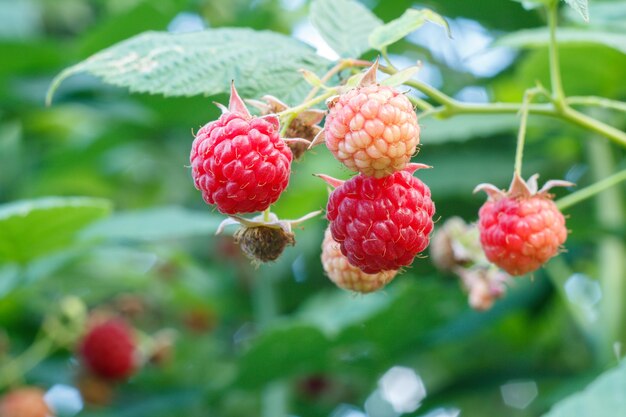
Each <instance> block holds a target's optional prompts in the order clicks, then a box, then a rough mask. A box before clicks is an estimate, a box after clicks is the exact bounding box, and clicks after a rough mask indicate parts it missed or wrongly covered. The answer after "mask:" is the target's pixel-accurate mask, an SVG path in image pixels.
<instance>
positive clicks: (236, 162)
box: [190, 85, 292, 214]
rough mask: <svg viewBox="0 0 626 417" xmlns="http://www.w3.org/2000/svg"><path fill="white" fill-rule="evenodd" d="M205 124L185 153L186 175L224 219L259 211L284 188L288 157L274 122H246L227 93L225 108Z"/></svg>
mask: <svg viewBox="0 0 626 417" xmlns="http://www.w3.org/2000/svg"><path fill="white" fill-rule="evenodd" d="M223 110H224V113H223V114H222V115H221V116H220V117H219V118H218V119H217V120H215V121H213V122H210V123H208V124H206V125H205V126H204V127H202V129H200V131H198V134H197V135H196V138H195V140H194V141H193V145H192V148H191V156H190V161H191V173H192V176H193V179H194V183H195V186H196V188H197V189H198V190H200V191H202V197H203V198H204V201H206V202H207V204H211V205H216V206H217V209H218V210H219V211H220V212H222V213H224V214H237V213H252V212H256V211H263V210H265V209H266V208H268V207H269V206H270V205H271V204H273V203H274V202H276V200H278V197H279V196H280V194H281V193H282V192H283V191H284V190H285V188H287V185H288V183H289V173H290V170H291V160H292V154H291V151H290V150H289V147H288V146H287V145H286V144H285V143H284V141H283V140H282V139H281V138H280V136H279V130H280V129H279V123H278V118H277V117H276V116H273V115H268V116H263V117H252V116H251V115H250V113H249V112H248V110H247V109H246V107H245V105H244V103H243V101H242V100H241V98H240V97H239V95H238V94H237V91H236V90H235V87H234V85H233V86H232V88H231V97H230V104H229V109H223Z"/></svg>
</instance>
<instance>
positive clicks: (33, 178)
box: [0, 0, 626, 417]
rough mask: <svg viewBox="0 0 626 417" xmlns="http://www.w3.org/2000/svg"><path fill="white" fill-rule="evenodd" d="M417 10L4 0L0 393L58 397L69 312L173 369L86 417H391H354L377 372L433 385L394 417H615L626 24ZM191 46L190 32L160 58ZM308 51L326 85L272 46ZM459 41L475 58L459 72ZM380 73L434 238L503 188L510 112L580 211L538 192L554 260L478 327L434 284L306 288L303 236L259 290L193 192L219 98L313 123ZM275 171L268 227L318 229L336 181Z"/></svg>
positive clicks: (439, 280) (147, 372) (316, 237)
mask: <svg viewBox="0 0 626 417" xmlns="http://www.w3.org/2000/svg"><path fill="white" fill-rule="evenodd" d="M522 3H523V4H522ZM424 5H425V6H427V7H428V8H427V9H425V8H421V9H415V8H414V6H413V2H410V1H405V0H402V1H380V2H369V1H368V2H359V1H357V0H334V1H330V0H312V1H310V2H304V3H303V4H301V2H283V1H277V0H268V1H254V2H253V1H247V0H236V1H229V2H224V1H217V0H215V1H213V0H202V1H189V0H164V1H160V2H158V5H157V3H156V2H150V1H148V0H137V1H133V2H122V1H110V2H105V1H100V0H93V1H87V0H68V1H64V2H50V1H44V0H30V1H23V2H11V1H0V52H1V53H2V56H5V57H11V59H8V60H5V61H6V62H3V65H2V66H0V100H1V101H2V103H3V106H2V108H1V109H0V390H6V389H7V388H8V387H9V386H16V385H21V384H30V385H39V386H42V387H44V388H46V389H47V388H49V387H52V386H53V385H55V384H69V385H76V384H77V380H76V378H77V375H78V371H77V365H76V361H74V360H73V359H72V358H73V354H74V352H73V345H74V343H75V340H73V338H74V339H75V337H76V336H77V335H74V334H72V332H71V329H72V327H71V326H70V325H68V324H67V321H68V320H69V321H70V324H72V323H73V324H76V322H77V321H80V320H79V318H80V319H81V320H82V319H84V317H82V314H83V313H81V311H82V309H84V308H88V309H90V310H98V311H100V310H107V311H115V312H117V313H119V314H126V315H127V318H128V320H129V321H131V322H132V323H133V325H134V326H135V327H136V328H137V329H139V330H140V332H139V339H140V343H141V345H142V349H143V350H144V351H146V352H147V351H150V350H151V349H153V348H154V345H155V343H156V342H155V341H156V340H158V337H157V335H159V334H161V335H163V334H170V333H168V332H170V331H171V332H172V334H174V335H175V336H174V339H175V343H174V346H175V347H174V352H173V356H172V358H171V359H170V360H169V361H165V362H164V363H162V364H161V365H158V366H157V365H154V364H153V365H146V366H145V367H144V368H143V369H142V370H141V372H140V373H139V374H138V375H137V376H136V377H134V378H133V379H132V380H130V381H128V382H127V383H125V384H123V385H122V386H119V387H117V390H116V392H115V395H114V397H113V399H112V401H111V403H110V404H109V405H108V406H107V407H102V408H97V407H87V408H85V410H84V411H82V412H81V413H80V414H79V415H81V416H99V417H108V416H125V415H128V416H134V417H137V416H151V417H155V416H156V417H158V416H169V415H172V414H173V413H180V414H184V415H186V416H190V417H193V416H205V415H218V416H225V417H229V416H232V417H235V416H250V415H263V416H267V417H270V416H272V417H275V416H279V415H287V414H289V415H298V416H301V417H314V416H315V417H317V416H329V415H333V416H337V414H333V413H334V412H337V410H338V409H339V408H340V407H341V404H344V406H345V404H351V405H353V406H354V407H356V409H363V408H364V407H365V408H367V409H368V410H369V412H370V416H371V417H374V416H379V415H381V416H382V415H396V414H383V413H382V412H379V414H377V413H375V412H374V411H372V407H373V406H372V401H373V400H372V398H374V397H375V395H373V393H376V392H377V389H378V388H379V380H380V378H381V376H382V375H383V374H385V372H387V371H388V370H389V369H390V368H392V367H393V366H403V367H408V368H411V369H414V370H415V371H416V372H418V373H419V375H420V377H421V379H422V381H423V382H424V384H425V386H426V390H427V397H426V398H425V399H424V401H423V402H422V403H421V406H420V407H419V408H418V409H417V410H415V411H412V412H408V413H405V415H409V416H420V415H424V414H426V413H427V412H429V411H431V410H435V409H437V408H439V407H448V408H455V409H459V410H461V415H463V416H468V417H472V416H481V417H483V416H502V415H511V416H519V417H521V416H539V415H547V416H550V417H556V416H565V415H567V416H570V415H572V416H595V415H603V414H607V413H613V414H615V413H617V414H619V413H620V412H622V410H623V409H624V404H623V401H622V402H620V398H621V397H620V396H619V393H620V392H622V391H623V377H624V364H623V363H622V364H621V365H620V366H619V367H617V368H615V369H613V364H614V363H615V359H614V352H615V347H616V346H617V347H620V346H623V344H624V343H626V331H625V329H626V327H625V326H624V320H625V318H626V307H624V306H626V303H624V302H623V300H624V299H626V285H624V283H625V282H626V270H625V269H626V268H624V263H623V262H621V261H620V259H622V258H623V256H622V255H621V254H623V253H624V239H625V237H626V235H625V233H626V226H625V225H626V219H625V215H624V213H626V210H625V209H624V204H625V203H626V201H625V200H626V198H625V197H624V195H625V194H624V191H625V190H624V179H625V178H626V176H625V175H624V169H625V168H626V165H625V162H624V161H625V159H624V147H625V145H626V134H625V133H624V128H625V126H624V118H623V114H624V113H623V112H624V109H625V108H626V104H624V101H625V100H626V88H625V87H624V84H623V82H622V80H623V75H624V70H623V68H624V65H623V64H624V61H625V60H626V51H625V49H624V45H625V44H626V42H623V40H624V39H625V38H626V26H624V25H623V22H621V21H620V20H619V19H617V18H616V16H623V15H624V13H626V2H624V1H610V2H609V1H607V2H602V1H596V2H592V3H591V4H589V5H588V4H587V1H582V0H571V1H567V2H557V1H553V0H529V1H523V2H514V1H503V0H485V1H483V2H481V6H480V8H479V7H476V5H475V4H473V3H472V2H466V1H462V0H441V1H438V2H432V1H431V2H425V3H424ZM523 6H534V7H523ZM5 10H6V11H10V12H7V13H4V12H3V11H5ZM581 16H582V18H583V20H581ZM557 18H558V23H559V26H560V27H559V28H558V30H556V22H557ZM587 18H588V20H589V23H588V24H587V23H584V20H587ZM432 23H434V24H435V25H433V24H432ZM185 25H187V26H186V28H187V29H189V28H192V29H203V30H201V31H195V32H185V33H178V32H177V30H180V29H181V28H182V29H185ZM437 25H439V26H442V27H443V28H442V27H437ZM200 26H204V28H201V27H200ZM303 28H304V29H303ZM307 31H308V32H307ZM314 31H318V32H319V35H320V36H321V38H323V39H324V40H325V41H326V42H327V43H328V46H330V48H332V49H333V50H334V52H335V53H336V56H339V58H338V59H337V60H334V61H333V60H332V58H329V57H322V56H320V55H319V54H318V53H317V52H316V51H315V50H314V48H312V47H311V46H309V45H306V42H305V41H301V40H297V39H294V36H291V35H298V36H302V34H303V33H304V34H305V35H306V36H304V37H305V38H306V39H309V41H310V39H311V36H312V35H311V33H313V34H315V32H314ZM446 31H447V32H449V33H446ZM290 34H291V35H290ZM448 34H450V35H451V38H450V37H448ZM473 37H482V38H481V39H488V40H489V41H490V42H491V44H490V45H489V46H485V45H483V46H481V47H480V48H479V49H478V50H477V49H476V45H475V44H472V43H471V42H469V41H468V39H472V38H473ZM557 46H558V47H557ZM464 48H469V49H468V50H465V49H464ZM498 51H499V52H498ZM502 51H504V52H502ZM498 53H502V54H503V55H499V56H500V59H496V61H498V63H497V64H498V65H499V66H496V67H494V68H495V69H493V70H492V71H487V72H485V71H480V70H476V65H472V62H474V63H476V62H478V64H479V65H480V66H482V67H481V68H479V69H483V70H484V67H486V66H489V65H491V64H493V62H492V63H491V64H490V61H489V59H484V60H481V59H480V57H481V56H487V55H489V54H498ZM379 54H380V55H381V57H380V63H381V71H380V74H379V79H380V80H381V82H382V83H384V84H388V85H394V86H399V87H398V88H400V89H402V90H406V91H408V92H407V95H408V96H409V97H410V98H411V100H413V103H414V104H415V106H416V111H417V112H418V117H419V119H420V125H421V129H422V135H421V141H422V146H421V149H420V152H419V154H418V155H417V156H416V160H418V159H419V162H423V163H426V164H428V165H432V166H433V167H434V169H431V170H425V171H423V172H420V174H419V177H420V179H422V180H423V181H424V182H425V183H427V184H429V186H430V188H431V189H432V192H433V199H434V201H435V203H436V206H437V213H438V216H440V218H441V220H440V222H439V224H442V223H443V222H444V221H445V220H447V219H448V218H450V217H452V216H461V217H463V218H464V219H466V220H467V221H468V222H472V221H475V220H476V213H477V210H478V207H480V205H481V204H482V202H483V200H484V198H483V197H482V196H473V195H472V194H471V191H472V189H473V187H474V186H475V185H476V184H478V183H482V182H491V183H494V184H496V185H497V186H498V187H499V188H505V187H506V186H507V185H508V183H509V182H510V179H511V175H512V172H513V161H514V155H515V132H516V131H517V129H518V126H519V123H520V117H519V116H518V113H519V112H520V110H524V109H525V111H526V112H527V116H528V128H527V134H526V136H527V140H526V146H525V151H524V171H525V172H524V173H525V176H528V174H531V173H534V172H539V173H540V174H541V176H542V179H548V178H566V179H569V180H572V181H574V182H576V183H577V187H578V189H581V190H582V191H578V192H575V191H574V190H571V189H568V190H558V191H555V192H556V193H557V196H558V197H559V198H561V199H560V200H558V201H560V203H561V207H563V208H564V209H566V210H567V212H566V214H567V215H568V228H569V229H570V230H571V234H570V236H569V239H568V242H567V243H566V246H567V252H565V253H563V254H561V255H560V256H559V257H557V258H555V259H553V260H552V261H551V262H550V263H549V264H548V265H547V267H546V268H544V269H541V270H539V271H538V272H537V273H536V274H534V277H533V279H532V280H530V279H528V278H520V279H516V281H515V282H514V283H513V284H512V285H510V286H509V289H508V293H507V294H506V297H504V298H503V299H501V300H499V301H497V302H496V303H495V305H494V307H493V308H492V309H491V310H489V311H486V312H477V311H473V310H471V309H470V308H469V307H468V305H467V297H466V295H465V294H464V293H463V291H462V289H461V288H460V285H459V282H458V279H455V277H453V276H451V275H449V274H447V273H445V272H441V271H439V270H437V269H436V268H435V267H434V266H433V265H432V263H431V262H430V260H429V259H418V260H416V262H415V263H414V265H413V267H412V268H410V269H408V270H407V271H405V272H404V273H403V274H402V275H400V276H399V277H398V278H396V280H395V281H394V282H393V283H392V284H390V285H389V286H388V287H387V288H386V289H385V290H384V291H383V292H379V293H375V294H371V295H367V296H354V295H352V294H348V293H343V292H340V290H338V289H336V288H334V287H333V286H332V284H331V283H330V281H329V280H328V279H327V278H326V277H325V276H324V274H323V271H322V267H321V265H320V261H319V256H320V244H321V241H322V235H323V229H324V227H325V221H324V220H323V219H321V218H318V219H314V220H308V221H307V223H304V224H303V226H304V228H303V229H302V228H300V227H299V228H297V229H296V230H295V232H296V240H297V244H296V246H295V247H290V248H288V249H287V250H286V251H285V253H284V254H283V256H282V257H281V258H280V259H279V260H278V261H277V262H275V263H273V264H270V265H263V266H261V267H259V268H257V269H255V268H254V267H253V266H251V265H250V264H249V262H248V260H247V259H245V258H244V257H243V256H242V255H241V253H240V252H239V249H238V248H237V247H236V246H235V245H233V242H232V238H231V236H230V235H229V233H230V232H231V231H230V229H228V231H227V232H226V234H225V235H220V236H215V235H214V233H215V231H216V229H217V228H218V225H219V223H220V222H221V221H222V220H223V216H221V215H219V214H218V213H217V212H212V211H211V209H209V208H207V206H206V205H205V204H204V203H203V202H202V199H201V197H200V196H199V194H198V193H197V191H196V190H195V189H194V187H193V184H192V181H191V179H190V178H189V169H188V168H187V166H188V164H189V160H188V155H189V149H190V147H191V142H192V140H193V134H192V133H190V131H191V130H193V131H197V129H198V128H199V127H200V126H202V125H203V124H205V123H206V122H208V121H210V120H214V119H215V118H216V117H217V116H218V113H219V109H218V108H216V107H215V106H213V105H212V104H211V102H212V101H216V102H220V103H224V104H226V103H225V101H226V99H225V95H224V93H227V92H228V90H229V88H230V82H231V80H234V82H235V84H236V85H237V87H238V88H239V90H240V93H241V94H242V96H244V98H249V99H260V98H261V97H262V96H264V95H266V94H272V95H274V96H276V97H277V98H279V99H281V100H283V101H285V102H286V103H287V104H288V106H290V107H289V108H288V109H287V110H286V111H285V112H283V113H282V114H281V118H282V121H283V122H284V121H285V120H291V119H290V118H293V117H295V116H297V112H298V111H302V110H304V109H305V108H309V107H318V108H322V103H323V102H324V100H325V99H326V98H328V97H331V96H332V95H334V94H336V93H337V92H338V85H339V84H340V83H341V82H348V83H355V82H356V80H357V78H358V74H360V73H361V70H362V69H363V68H364V67H365V66H368V65H370V63H371V62H372V61H374V60H375V59H376V57H377V56H378V55H379ZM492 56H493V55H492ZM459 57H460V58H459ZM418 61H419V63H418ZM301 69H305V70H308V71H309V73H308V74H309V75H308V77H303V76H302V74H301V73H300V72H299V70H301ZM559 69H560V71H559ZM311 74H313V75H311ZM325 74H326V75H325ZM355 75H356V76H357V77H354V76H355ZM94 76H95V77H94ZM351 77H354V78H351ZM307 80H308V81H307ZM309 82H311V83H312V84H313V85H310V84H309ZM537 82H539V85H538V84H537ZM112 86H115V87H112ZM120 86H121V87H125V88H117V87H120ZM48 87H49V91H48V101H49V102H51V104H52V105H51V106H49V107H44V102H45V94H46V88H48ZM466 87H469V88H466ZM561 89H562V92H560V90H561ZM529 90H530V93H528V91H529ZM129 91H131V92H133V94H129ZM150 94H155V95H150ZM468 97H469V98H470V99H468ZM472 97H478V100H477V101H476V102H474V101H472V100H471V98H472ZM522 113H525V112H524V111H523V112H522ZM522 136H523V135H522ZM607 138H608V139H609V140H607ZM520 156H521V155H520ZM293 171H294V172H293V174H292V178H291V183H290V186H289V188H288V189H287V192H286V193H285V194H284V196H283V197H281V200H280V201H279V202H278V203H277V205H276V206H275V207H273V208H272V210H273V211H274V212H275V213H277V214H278V215H279V217H280V218H298V217H300V216H301V215H303V214H304V213H306V212H308V211H313V210H318V209H322V208H324V205H325V203H326V200H327V190H326V187H325V185H324V184H323V182H322V181H320V180H319V179H317V178H315V177H314V176H313V175H311V174H316V173H321V172H323V173H325V174H328V175H333V176H336V177H341V178H347V177H348V176H349V175H350V174H349V173H348V172H347V171H345V170H342V168H340V167H339V166H338V164H337V163H336V161H335V160H334V159H333V158H332V156H331V155H330V154H329V152H327V150H326V149H323V147H319V148H315V149H313V150H312V151H309V152H307V153H306V155H305V157H304V159H303V160H302V161H300V162H298V163H294V166H293ZM76 196H81V197H76ZM581 277H582V278H581ZM581 280H582V281H581ZM598 291H599V293H600V297H599V299H597V298H594V295H597V293H598ZM62 300H63V301H62ZM77 300H80V301H77ZM77 303H78V304H77ZM76 305H79V307H76ZM68 306H74V307H72V308H70V307H68ZM80 306H82V307H80ZM129 306H130V307H133V308H134V309H130V310H129V308H130V307H129ZM129 311H130V312H129ZM131 312H132V314H131ZM79 316H80V317H79ZM68 329H69V330H68ZM68 332H69V333H68ZM55 335H56V336H55ZM61 336H63V337H61ZM66 336H67V337H66ZM617 351H618V353H620V351H619V349H617ZM5 371H6V372H5ZM603 371H606V375H602V376H599V377H598V375H600V374H601V373H602V372H603ZM596 377H598V379H597V381H596V382H593V383H591V385H589V387H588V388H586V389H585V386H586V385H587V384H588V383H589V382H590V381H592V380H593V379H595V378H596ZM520 380H521V381H527V382H532V383H535V384H536V387H537V389H538V396H537V397H536V398H531V399H530V401H529V403H528V404H527V406H526V407H522V408H514V407H511V406H509V405H507V404H506V402H505V401H504V400H503V396H502V391H501V388H502V386H503V385H505V384H507V383H510V382H515V381H520ZM620 389H621V391H620ZM378 392H380V391H378ZM577 392H578V393H577ZM569 395H573V396H572V397H570V398H569V399H565V400H564V401H562V402H559V401H561V400H562V399H564V398H566V397H568V396H569ZM366 404H367V405H366ZM551 409H552V410H551ZM550 410H551V411H550ZM607 410H608V411H607ZM546 413H547V414H546ZM576 413H577V414H576ZM359 415H361V414H359Z"/></svg>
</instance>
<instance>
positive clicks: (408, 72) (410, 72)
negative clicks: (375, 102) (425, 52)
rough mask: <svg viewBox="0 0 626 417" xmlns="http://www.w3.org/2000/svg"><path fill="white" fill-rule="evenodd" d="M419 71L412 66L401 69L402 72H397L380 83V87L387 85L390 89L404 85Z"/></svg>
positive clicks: (418, 68)
mask: <svg viewBox="0 0 626 417" xmlns="http://www.w3.org/2000/svg"><path fill="white" fill-rule="evenodd" d="M419 70H420V67H417V66H412V67H408V68H405V69H403V70H402V71H398V72H396V73H395V74H393V75H392V76H391V77H389V78H385V79H384V80H383V81H381V83H380V84H381V85H388V86H390V87H396V86H399V85H401V84H404V83H405V82H406V81H408V80H410V79H411V78H412V77H413V76H414V75H415V74H417V73H418V72H419Z"/></svg>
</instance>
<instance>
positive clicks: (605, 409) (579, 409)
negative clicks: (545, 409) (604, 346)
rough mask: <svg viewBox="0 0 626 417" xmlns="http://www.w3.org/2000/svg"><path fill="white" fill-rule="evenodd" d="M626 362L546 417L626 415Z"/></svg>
mask: <svg viewBox="0 0 626 417" xmlns="http://www.w3.org/2000/svg"><path fill="white" fill-rule="evenodd" d="M625 392H626V361H622V363H621V364H620V365H619V366H618V367H617V368H615V369H612V370H610V371H608V372H605V373H604V374H602V375H600V377H598V379H596V380H595V381H594V382H592V383H591V384H590V385H589V386H588V387H587V388H586V389H585V390H584V391H582V392H579V393H577V394H574V395H572V396H570V397H568V398H566V399H565V400H563V401H561V402H560V403H558V404H557V405H555V406H554V407H553V408H552V410H550V412H549V413H547V414H544V417H596V416H622V415H625V414H626V396H625V395H624V393H625Z"/></svg>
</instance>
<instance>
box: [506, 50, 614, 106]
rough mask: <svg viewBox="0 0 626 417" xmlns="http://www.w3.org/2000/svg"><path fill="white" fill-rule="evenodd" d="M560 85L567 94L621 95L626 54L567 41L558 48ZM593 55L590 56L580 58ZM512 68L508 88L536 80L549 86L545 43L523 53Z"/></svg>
mask: <svg viewBox="0 0 626 417" xmlns="http://www.w3.org/2000/svg"><path fill="white" fill-rule="evenodd" d="M559 55H560V61H561V62H560V63H561V78H562V81H563V88H564V90H565V91H566V92H567V94H568V95H570V96H576V95H580V96H583V95H596V96H604V97H607V98H609V97H614V98H618V97H621V96H622V95H623V94H625V93H626V84H625V83H623V82H622V80H624V78H626V54H624V53H622V52H619V51H617V50H615V49H613V48H608V47H606V46H601V45H592V44H587V45H585V46H582V45H574V44H566V45H562V46H561V48H559ZM585 56H587V57H588V56H593V59H581V57H585ZM522 57H523V58H522V59H520V60H519V61H518V64H517V65H516V68H515V77H514V81H513V83H512V84H511V85H510V87H513V88H518V89H519V91H518V93H517V96H518V97H519V98H521V97H522V94H523V90H524V89H525V88H528V87H530V86H532V85H535V84H536V83H537V81H539V82H540V83H541V84H543V85H544V86H546V85H550V77H549V74H550V71H549V61H548V54H547V46H546V47H545V48H540V49H537V50H532V51H530V53H527V54H524V55H522Z"/></svg>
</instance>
